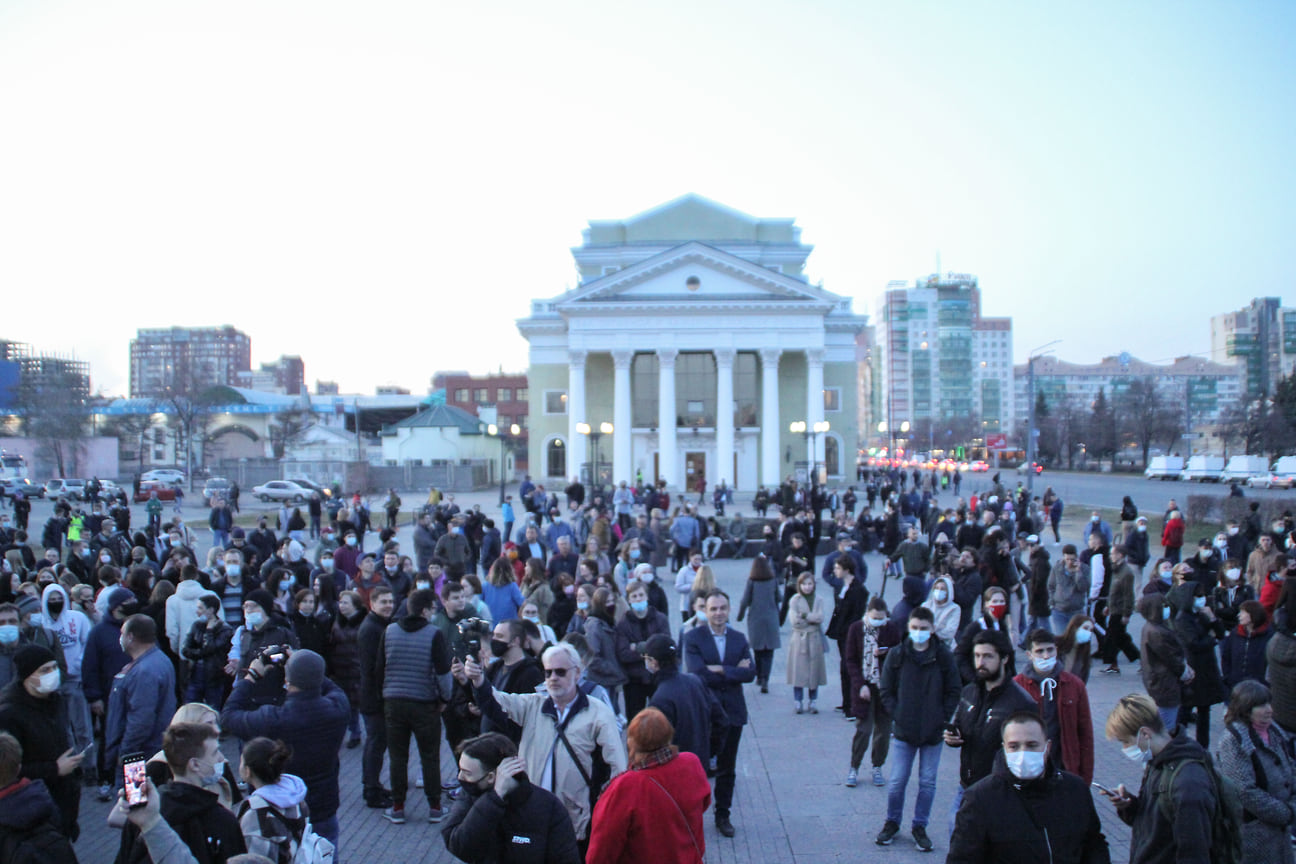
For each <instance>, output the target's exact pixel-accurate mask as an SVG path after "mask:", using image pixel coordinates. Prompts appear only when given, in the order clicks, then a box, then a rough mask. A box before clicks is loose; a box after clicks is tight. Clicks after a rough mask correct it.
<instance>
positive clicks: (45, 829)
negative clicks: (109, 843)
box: [0, 819, 77, 864]
mask: <svg viewBox="0 0 1296 864" xmlns="http://www.w3.org/2000/svg"><path fill="white" fill-rule="evenodd" d="M0 861H3V862H4V864H77V857H76V853H75V852H73V851H72V841H70V840H69V839H68V838H67V837H66V836H64V835H63V834H61V833H60V832H59V830H58V828H56V827H54V823H53V822H51V821H49V820H48V819H47V820H45V821H44V822H41V823H40V824H39V825H37V826H36V827H35V828H32V829H30V830H27V831H17V830H15V829H13V828H0Z"/></svg>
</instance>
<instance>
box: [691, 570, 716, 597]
mask: <svg viewBox="0 0 1296 864" xmlns="http://www.w3.org/2000/svg"><path fill="white" fill-rule="evenodd" d="M715 589H716V579H715V571H713V570H712V569H711V565H710V564H703V565H702V566H701V567H699V568H698V571H697V575H696V576H694V577H693V587H692V588H690V589H689V606H690V607H692V606H693V601H694V600H695V599H696V598H698V597H705V596H707V595H708V594H710V593H711V592H712V591H714V590H715Z"/></svg>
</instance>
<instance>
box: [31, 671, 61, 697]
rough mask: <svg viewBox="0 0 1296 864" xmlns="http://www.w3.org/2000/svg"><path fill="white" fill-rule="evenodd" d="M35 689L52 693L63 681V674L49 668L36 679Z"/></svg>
mask: <svg viewBox="0 0 1296 864" xmlns="http://www.w3.org/2000/svg"><path fill="white" fill-rule="evenodd" d="M37 682H38V683H37V684H36V690H37V691H38V692H40V693H53V692H54V691H56V690H58V689H59V685H60V684H62V683H63V676H62V675H61V674H60V673H59V670H57V669H51V670H50V671H48V672H46V673H45V674H44V675H42V676H40V678H38V679H37Z"/></svg>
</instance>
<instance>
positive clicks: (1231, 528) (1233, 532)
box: [1228, 525, 1238, 537]
mask: <svg viewBox="0 0 1296 864" xmlns="http://www.w3.org/2000/svg"><path fill="white" fill-rule="evenodd" d="M1228 533H1229V536H1230V537H1236V536H1237V533H1238V529H1237V526H1236V525H1230V526H1229V529H1228Z"/></svg>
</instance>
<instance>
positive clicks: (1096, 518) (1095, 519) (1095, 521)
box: [1089, 516, 1102, 525]
mask: <svg viewBox="0 0 1296 864" xmlns="http://www.w3.org/2000/svg"><path fill="white" fill-rule="evenodd" d="M1089 521H1090V522H1092V523H1093V524H1095V525H1097V524H1098V523H1099V522H1101V521H1102V517H1100V516H1091V517H1090V518H1089Z"/></svg>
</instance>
